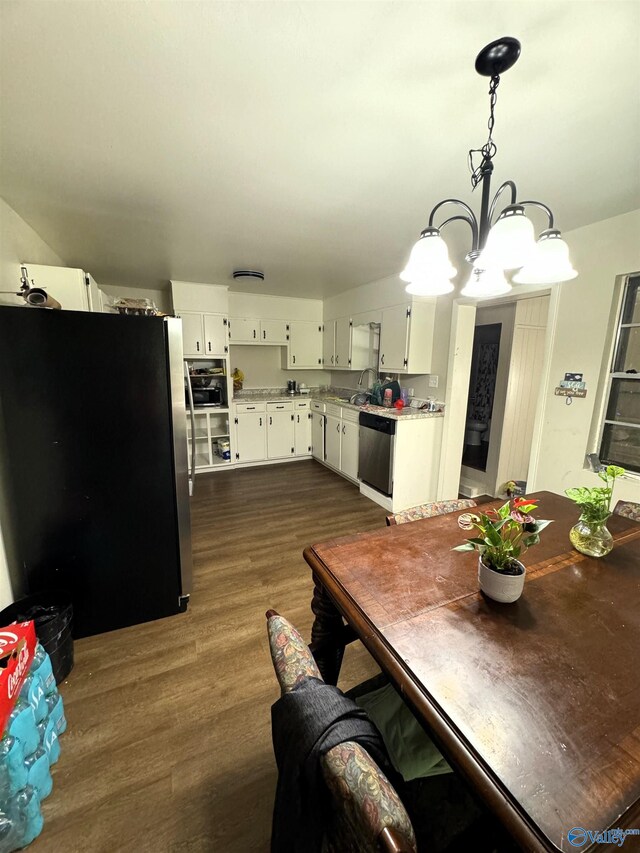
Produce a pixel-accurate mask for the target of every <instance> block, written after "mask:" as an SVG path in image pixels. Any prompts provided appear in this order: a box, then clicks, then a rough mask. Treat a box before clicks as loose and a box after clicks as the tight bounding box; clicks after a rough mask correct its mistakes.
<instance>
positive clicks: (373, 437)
mask: <svg viewBox="0 0 640 853" xmlns="http://www.w3.org/2000/svg"><path fill="white" fill-rule="evenodd" d="M395 437H396V422H395V421H394V420H392V419H391V418H381V417H380V416H379V415H372V414H370V413H369V412H360V451H359V454H358V476H359V477H360V479H361V480H362V481H363V482H364V483H367V484H368V485H369V486H373V488H374V489H377V490H378V491H379V492H382V494H383V495H388V496H389V497H391V495H392V494H393V447H394V443H395Z"/></svg>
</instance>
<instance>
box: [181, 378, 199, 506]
mask: <svg viewBox="0 0 640 853" xmlns="http://www.w3.org/2000/svg"><path fill="white" fill-rule="evenodd" d="M184 375H185V377H186V380H187V396H188V398H189V415H190V417H191V470H190V472H189V497H193V489H194V486H195V481H196V413H195V409H194V407H193V389H192V388H191V377H190V376H189V364H188V362H186V361H185V363H184Z"/></svg>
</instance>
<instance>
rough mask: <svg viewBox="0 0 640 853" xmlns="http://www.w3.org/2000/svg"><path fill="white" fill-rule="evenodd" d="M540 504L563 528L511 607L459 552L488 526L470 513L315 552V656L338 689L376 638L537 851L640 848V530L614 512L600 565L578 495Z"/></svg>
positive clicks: (407, 695)
mask: <svg viewBox="0 0 640 853" xmlns="http://www.w3.org/2000/svg"><path fill="white" fill-rule="evenodd" d="M533 499H534V497H533V496H532V500H533ZM535 501H536V503H537V504H538V507H539V509H538V510H537V511H536V513H535V515H536V517H540V518H545V519H551V520H552V524H550V525H549V526H548V527H547V528H546V529H545V530H544V531H543V532H542V533H541V535H540V539H541V541H540V543H539V544H537V545H535V546H533V547H531V548H530V549H529V550H528V551H526V552H525V553H524V555H523V556H521V558H520V559H521V561H522V562H523V563H524V564H525V566H526V579H525V585H524V591H523V593H522V596H521V597H520V598H519V599H518V600H517V601H516V602H514V603H511V604H501V603H498V602H495V601H492V600H491V599H489V598H487V597H485V595H484V594H483V593H481V592H480V591H479V587H478V578H477V568H478V555H477V553H472V552H465V553H462V552H458V551H454V550H452V549H453V548H454V547H455V546H456V545H460V544H462V543H463V542H464V540H465V538H466V537H467V536H471V535H473V534H471V533H468V532H466V531H464V530H462V529H461V528H460V526H459V525H458V516H459V515H460V514H461V512H455V513H447V514H445V515H439V516H435V517H432V518H425V519H422V520H418V521H413V522H411V523H406V524H398V525H392V526H389V527H381V528H380V530H376V531H373V532H367V533H360V534H355V535H351V536H345V537H341V538H338V539H334V540H330V541H325V542H321V543H319V544H315V545H312V546H310V547H308V548H306V549H305V551H304V558H305V560H306V562H307V563H308V565H309V566H310V567H311V570H312V573H313V580H314V593H313V601H312V610H313V612H314V614H315V621H314V625H313V629H312V650H315V654H316V659H317V661H318V665H319V668H320V671H321V673H322V675H323V677H324V678H325V680H326V681H329V682H330V683H333V684H336V683H337V680H338V676H339V670H340V663H341V660H342V655H343V652H344V645H345V643H347V642H348V641H350V640H351V639H353V638H357V639H359V640H360V641H362V643H363V644H364V645H365V646H366V648H367V649H368V651H369V652H370V654H371V655H372V656H373V657H374V658H375V660H376V661H377V663H378V664H379V666H380V668H381V669H382V671H383V672H384V673H386V675H387V676H388V678H389V679H390V680H391V682H392V683H393V684H394V685H395V687H396V688H397V690H398V691H399V692H400V694H401V695H402V697H403V699H404V700H405V702H406V703H407V704H408V705H409V707H410V708H411V709H412V711H413V712H414V714H415V715H416V717H417V718H418V720H419V721H420V722H421V723H422V725H423V726H424V728H425V729H426V731H427V732H428V734H429V735H430V736H431V737H432V738H433V739H434V740H435V742H436V743H437V745H438V746H439V748H440V749H441V751H442V753H443V754H444V756H445V757H446V759H447V760H448V761H449V763H450V764H451V765H452V767H453V768H454V770H455V771H456V772H458V773H459V774H461V776H462V777H463V778H464V779H465V780H466V782H467V783H468V784H469V785H470V786H471V788H472V789H473V790H474V791H475V792H476V794H477V795H478V796H479V797H480V799H481V800H482V801H483V802H484V803H485V805H486V806H487V807H488V808H489V809H490V811H492V812H493V813H494V814H495V815H496V816H497V818H498V819H499V820H500V822H501V823H502V825H503V826H504V827H505V828H506V829H507V830H508V832H509V833H510V834H511V836H512V837H513V839H514V841H515V842H516V843H517V844H518V845H519V846H520V847H521V849H522V850H525V851H532V853H533V852H534V851H558V850H560V851H575V850H582V851H585V850H595V849H600V847H601V845H606V842H609V843H612V841H613V844H614V846H612V847H608V848H607V849H615V847H616V846H617V847H620V846H622V845H624V846H623V849H624V850H629V851H634V850H635V851H638V850H640V524H639V523H638V522H636V521H633V520H631V519H629V518H625V517H623V516H620V515H612V516H611V517H610V518H609V520H608V522H607V527H608V529H609V530H610V532H611V534H612V536H613V540H614V545H613V550H612V551H611V552H610V553H609V554H608V555H606V556H604V557H601V558H598V559H596V558H593V557H589V556H586V555H584V554H582V553H579V552H578V551H576V550H575V549H574V548H573V547H572V545H571V543H570V541H569V531H570V529H571V527H572V526H573V525H574V524H575V523H576V522H577V520H578V517H579V507H577V506H576V504H575V503H573V502H572V501H570V500H569V499H568V498H566V497H563V496H561V495H556V494H553V493H552V492H546V491H541V492H536V493H535ZM502 503H504V501H493V502H490V503H488V504H484V505H482V506H481V507H478V508H477V510H468V509H467V510H464V511H465V512H476V511H479V512H486V511H487V510H488V509H490V508H496V507H498V506H500V505H501V504H502ZM607 833H608V834H607ZM602 849H604V847H603V848H602Z"/></svg>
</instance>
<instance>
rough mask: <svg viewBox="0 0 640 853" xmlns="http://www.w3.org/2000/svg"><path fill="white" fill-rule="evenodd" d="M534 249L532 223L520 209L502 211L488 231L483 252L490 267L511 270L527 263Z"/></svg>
mask: <svg viewBox="0 0 640 853" xmlns="http://www.w3.org/2000/svg"><path fill="white" fill-rule="evenodd" d="M507 211H509V208H508V209H507ZM535 249H536V243H535V237H534V230H533V225H532V223H531V221H530V220H529V219H527V217H526V216H525V215H524V212H522V210H521V209H520V210H516V211H514V212H505V213H502V215H501V217H500V219H498V221H497V222H496V224H495V225H494V226H493V227H492V228H491V231H489V236H488V237H487V244H486V246H485V248H484V254H485V256H486V257H487V259H488V260H489V261H490V263H491V266H492V267H499V268H500V269H502V270H513V269H517V268H518V267H522V266H524V265H525V264H527V263H528V262H529V260H530V258H531V257H532V255H533V254H534V252H535Z"/></svg>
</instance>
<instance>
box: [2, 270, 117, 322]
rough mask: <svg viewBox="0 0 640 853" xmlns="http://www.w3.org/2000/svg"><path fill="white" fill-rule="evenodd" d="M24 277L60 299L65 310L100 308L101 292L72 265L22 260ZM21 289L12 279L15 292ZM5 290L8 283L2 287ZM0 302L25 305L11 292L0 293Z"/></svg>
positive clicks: (84, 273)
mask: <svg viewBox="0 0 640 853" xmlns="http://www.w3.org/2000/svg"><path fill="white" fill-rule="evenodd" d="M23 266H24V267H25V268H26V270H27V278H28V279H29V284H30V285H31V286H32V287H36V288H39V289H40V290H44V291H46V293H47V294H48V295H49V296H50V297H51V298H52V299H55V300H56V301H57V302H59V303H60V305H61V306H62V309H63V310H64V311H102V298H103V293H102V291H101V290H100V288H99V287H98V285H97V284H96V282H95V281H94V279H93V278H92V277H91V276H90V275H89V273H86V272H84V270H80V269H74V268H72V267H56V266H49V265H47V264H24V265H23ZM19 289H20V283H19V282H17V281H16V282H15V293H17V292H18V291H19ZM5 290H8V287H6V288H5ZM0 302H3V303H8V304H15V305H24V301H23V300H22V299H21V298H20V297H16V296H15V295H14V292H12V293H11V294H6V295H5V296H4V297H3V296H0Z"/></svg>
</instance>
